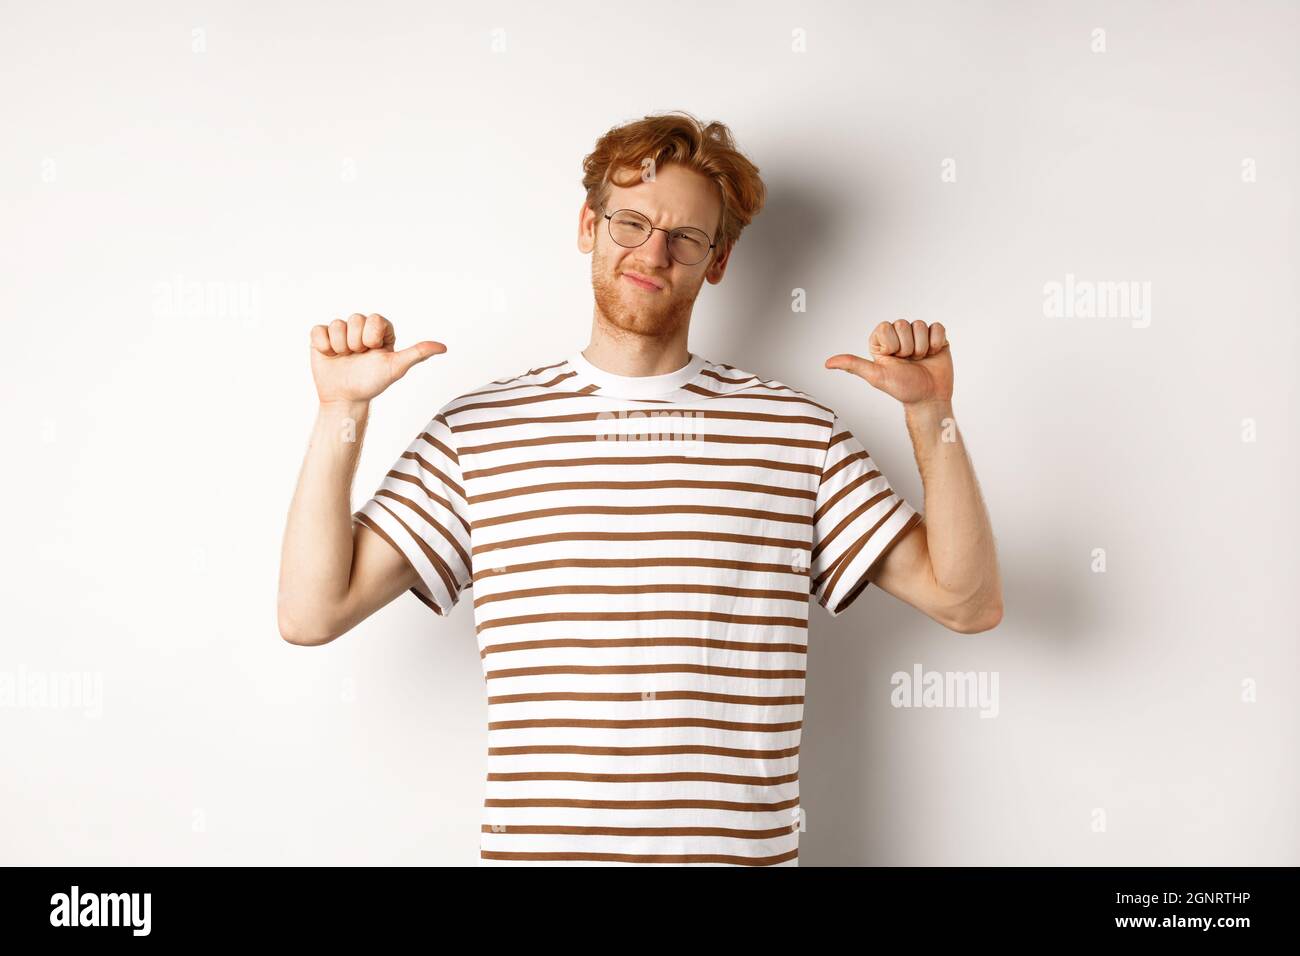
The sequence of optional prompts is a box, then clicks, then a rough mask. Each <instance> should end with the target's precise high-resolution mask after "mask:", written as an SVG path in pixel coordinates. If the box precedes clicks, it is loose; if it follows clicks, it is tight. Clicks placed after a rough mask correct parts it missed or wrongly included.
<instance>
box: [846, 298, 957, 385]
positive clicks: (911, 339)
mask: <svg viewBox="0 0 1300 956" xmlns="http://www.w3.org/2000/svg"><path fill="white" fill-rule="evenodd" d="M869 345H870V348H871V354H872V355H873V356H875V361H874V362H869V361H867V360H866V359H864V358H861V357H859V356H857V355H852V354H850V353H845V352H841V353H840V354H839V355H832V356H831V357H830V358H828V359H827V360H826V368H840V369H844V371H846V372H852V373H853V374H855V375H857V376H859V377H861V378H864V379H866V380H867V381H868V382H869V383H870V384H872V385H873V386H875V387H876V388H878V389H880V390H881V391H882V392H884V393H885V394H886V395H892V396H893V397H894V398H896V399H898V400H899V401H900V402H902V403H903V404H904V405H915V404H919V403H922V402H947V401H951V400H952V350H951V349H950V348H949V347H948V335H947V333H946V332H945V331H944V328H943V326H942V325H941V324H940V323H938V322H935V323H934V324H933V325H930V326H927V325H926V324H925V323H924V322H921V321H919V320H918V321H916V322H911V323H909V322H908V321H907V320H906V319H899V320H898V321H897V322H893V323H889V322H881V323H880V324H879V325H877V326H876V328H875V331H873V332H872V333H871V338H870V340H869Z"/></svg>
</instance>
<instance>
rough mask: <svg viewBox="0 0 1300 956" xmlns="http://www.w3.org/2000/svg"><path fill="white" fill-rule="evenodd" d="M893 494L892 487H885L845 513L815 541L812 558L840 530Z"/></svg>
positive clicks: (827, 544) (831, 542) (830, 542)
mask: <svg viewBox="0 0 1300 956" xmlns="http://www.w3.org/2000/svg"><path fill="white" fill-rule="evenodd" d="M893 495H894V492H893V489H892V488H886V489H885V490H884V491H881V492H877V493H876V494H874V495H872V496H871V497H870V498H868V499H867V500H866V501H864V502H862V504H860V505H858V506H857V507H856V508H854V509H853V510H852V511H850V512H849V513H848V514H846V515H845V516H844V517H843V518H841V519H840V521H839V523H838V524H836V525H835V527H834V528H832V529H831V530H830V531H828V532H826V533H825V534H823V535H822V537H821V540H820V541H818V542H817V546H816V547H815V548H813V549H812V560H813V561H816V560H817V556H818V555H819V554H821V553H822V552H823V551H825V550H826V549H827V548H829V547H830V546H831V544H833V543H834V541H835V539H836V538H838V537H839V536H840V532H841V531H843V530H844V529H845V528H850V527H852V526H853V524H854V522H856V521H857V520H858V518H860V517H862V515H864V514H866V513H867V512H868V511H870V510H871V509H872V508H874V507H875V506H876V505H878V504H880V502H882V501H884V500H885V499H886V498H891V497H893ZM894 507H895V508H896V507H898V505H895V506H894ZM892 513H893V509H890V514H892Z"/></svg>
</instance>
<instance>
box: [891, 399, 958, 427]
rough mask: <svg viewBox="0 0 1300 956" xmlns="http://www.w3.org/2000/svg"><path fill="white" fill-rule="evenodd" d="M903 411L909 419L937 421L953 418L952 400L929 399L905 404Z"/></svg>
mask: <svg viewBox="0 0 1300 956" xmlns="http://www.w3.org/2000/svg"><path fill="white" fill-rule="evenodd" d="M903 411H904V412H905V413H906V415H907V417H908V418H914V419H922V420H930V421H935V420H939V419H942V418H951V417H953V416H952V399H951V398H929V399H925V400H924V401H920V402H904V403H903Z"/></svg>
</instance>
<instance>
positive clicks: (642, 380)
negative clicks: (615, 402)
mask: <svg viewBox="0 0 1300 956" xmlns="http://www.w3.org/2000/svg"><path fill="white" fill-rule="evenodd" d="M689 354H690V356H691V358H690V361H688V362H687V363H686V364H685V365H683V366H682V367H681V368H679V369H677V370H676V371H675V372H665V373H664V374H662V375H615V374H614V373H613V372H606V371H605V370H604V369H602V368H597V367H596V366H595V365H592V364H591V362H589V361H588V360H587V358H586V356H584V355H583V354H582V350H581V349H578V350H576V351H575V352H574V353H573V354H572V355H570V356H569V360H568V361H569V367H570V368H572V369H573V371H574V372H575V373H577V374H576V375H575V376H574V378H573V380H572V383H571V384H575V385H577V386H579V387H581V386H582V385H596V386H599V391H598V392H597V393H596V394H598V395H605V396H608V397H610V398H634V399H635V398H664V397H667V396H669V395H672V394H673V393H674V392H676V391H678V390H679V389H680V388H681V387H682V386H683V385H686V384H687V383H688V382H690V381H691V380H692V379H693V378H695V377H696V376H697V375H699V374H700V371H701V370H702V369H703V368H704V366H705V365H706V364H707V363H706V361H705V359H704V356H702V355H696V354H695V353H694V352H691V353H689Z"/></svg>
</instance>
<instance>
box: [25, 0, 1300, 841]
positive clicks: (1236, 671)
mask: <svg viewBox="0 0 1300 956" xmlns="http://www.w3.org/2000/svg"><path fill="white" fill-rule="evenodd" d="M0 10H2V11H3V29H2V30H0V73H2V76H0V79H2V80H3V89H4V93H3V96H2V97H0V128H2V129H3V140H4V146H3V149H0V257H2V262H3V270H2V271H0V303H2V304H3V309H4V330H5V334H4V342H3V347H2V348H0V387H3V390H4V392H3V400H4V407H5V409H6V410H7V411H8V419H7V420H8V427H7V429H6V452H7V453H6V455H5V462H6V467H5V468H4V469H3V479H2V480H3V482H4V492H5V495H6V500H7V501H8V502H9V516H8V522H7V533H6V535H5V542H6V547H5V548H4V549H3V561H4V568H3V578H4V582H5V584H4V608H5V610H4V624H3V638H2V640H3V643H2V644H0V676H2V675H4V674H8V675H10V686H12V682H13V680H16V679H18V678H20V677H22V676H23V675H26V679H31V678H32V677H33V675H34V676H35V678H36V679H38V680H39V679H41V678H42V677H45V678H49V677H53V676H57V675H59V674H66V673H88V674H91V675H97V676H98V679H99V680H101V681H102V694H103V696H102V702H101V706H100V709H99V711H98V715H96V714H94V713H92V712H91V711H90V710H89V709H87V708H78V707H53V706H34V705H33V704H32V703H31V702H30V701H27V702H25V703H24V702H23V701H20V700H16V699H13V698H10V700H9V701H8V703H7V704H6V706H4V707H3V708H0V752H2V753H3V755H4V762H5V773H4V777H5V782H4V785H3V795H2V796H0V801H3V803H2V804H0V820H2V821H3V822H2V823H0V862H4V863H41V864H68V863H78V864H110V863H125V864H146V863H150V864H153V863H157V864H175V863H216V864H233V863H245V862H248V863H268V864H269V863H321V864H324V863H403V864H417V863H419V864H423V863H435V862H447V863H455V864H469V865H473V864H475V863H476V862H477V859H478V857H477V853H478V827H479V813H480V806H481V800H482V781H483V773H484V770H485V749H486V730H485V726H484V725H485V718H486V704H485V701H484V689H483V679H482V672H481V668H480V663H479V658H478V655H477V651H476V646H475V640H474V630H473V608H472V606H471V605H472V601H471V600H469V599H468V598H470V596H471V592H467V594H466V598H467V599H464V600H462V602H461V604H460V605H459V606H458V607H457V608H456V610H455V612H454V614H453V615H452V617H451V618H450V619H441V618H438V617H436V616H435V615H434V614H432V612H430V611H429V610H428V609H427V608H426V607H425V606H424V605H422V604H421V603H420V602H419V601H417V600H416V599H415V598H414V597H413V596H410V595H404V596H403V597H401V598H399V599H398V600H397V601H396V602H394V604H392V605H390V606H389V607H387V608H385V609H384V610H382V611H381V612H379V613H378V614H377V615H375V616H374V617H373V618H371V619H370V620H369V621H366V622H365V623H364V624H362V625H361V626H360V627H358V628H357V629H355V630H354V631H353V632H351V633H349V634H347V635H345V636H344V637H343V638H341V639H339V640H338V641H336V642H334V643H333V644H330V645H328V646H325V647H322V648H302V647H294V646H291V645H289V644H286V643H285V642H283V641H282V640H281V639H280V637H279V635H278V633H277V630H276V623H275V592H276V575H277V569H278V564H279V546H280V539H281V534H282V531H283V526H284V518H285V513H286V510H287V508H288V505H289V500H290V496H291V493H292V490H293V486H294V483H295V481H296V478H297V472H298V467H299V464H300V462H301V458H302V454H303V452H304V450H305V446H306V441H307V436H308V433H309V430H310V426H311V421H312V417H313V414H314V392H313V390H312V386H311V382H310V375H309V370H308V364H307V332H308V329H309V328H310V326H311V325H313V324H315V323H318V322H327V321H328V320H329V319H331V318H334V317H336V316H346V315H347V314H348V313H350V312H353V311H362V312H370V311H378V312H382V313H383V314H385V315H387V316H388V317H389V318H391V319H392V320H393V321H394V322H395V323H396V325H397V329H398V334H399V338H400V340H401V341H402V343H409V342H411V341H415V340H416V339H419V338H435V339H438V340H440V341H442V342H444V343H445V344H446V345H447V347H448V352H447V354H446V355H443V356H438V357H435V358H434V359H431V360H430V361H429V362H426V363H425V364H423V365H421V366H419V367H418V368H417V369H415V370H414V371H413V372H412V373H411V374H410V375H409V376H408V377H407V378H406V379H404V380H403V381H402V382H400V383H399V384H398V385H397V386H396V387H394V388H393V389H392V390H391V391H390V392H389V393H388V394H386V395H384V396H383V397H382V398H380V399H379V400H378V401H377V402H376V403H375V407H374V410H373V413H372V423H371V427H370V432H369V435H368V439H367V444H366V448H365V452H364V455H363V457H362V460H361V464H360V469H359V473H358V477H357V482H356V486H355V492H354V504H359V503H360V502H361V501H362V500H364V498H365V497H366V496H368V495H369V494H370V492H371V491H372V490H373V489H374V487H375V486H376V485H377V483H378V482H379V480H380V478H381V476H382V475H383V473H384V471H385V470H386V469H387V468H388V466H389V464H390V463H391V461H392V460H393V459H394V458H395V457H396V456H397V454H399V453H400V452H401V450H402V449H404V448H405V447H406V444H407V442H409V440H410V439H411V437H412V436H413V435H414V434H415V433H416V430H417V429H418V428H419V427H420V426H421V425H423V424H424V423H425V422H426V421H427V419H428V418H429V416H430V415H431V414H432V413H433V412H434V411H436V410H437V408H438V407H440V406H441V404H442V403H443V402H445V401H446V400H447V399H449V398H451V397H453V396H455V395H458V394H460V393H462V392H465V391H468V390H470V389H473V388H475V387H477V386H479V385H481V384H483V383H485V382H487V381H489V380H492V379H497V378H502V377H506V376H513V375H515V374H518V373H520V372H522V371H523V370H525V369H526V368H528V367H530V366H535V365H538V364H544V363H549V362H552V361H559V360H560V359H562V358H563V357H565V356H566V355H568V354H571V353H572V352H573V351H574V350H575V349H578V348H582V347H584V346H585V345H586V344H587V336H588V333H589V327H590V320H591V290H590V274H589V260H588V259H587V258H586V257H585V256H582V255H580V254H579V253H578V252H577V250H576V245H575V242H576V238H575V233H576V226H577V218H578V213H579V205H580V203H581V201H582V191H581V189H580V185H579V183H580V176H581V169H580V163H581V160H582V157H583V156H584V155H585V154H586V153H587V152H588V151H589V150H590V149H591V148H592V146H593V144H594V143H595V141H596V139H597V138H598V137H599V136H600V134H601V133H603V132H604V131H605V130H607V129H608V128H610V127H611V126H614V125H617V124H618V123H621V122H624V121H627V120H631V119H635V118H638V117H640V116H643V115H646V114H648V113H653V112H659V111H663V110H670V109H686V110H689V111H691V112H692V113H694V114H695V115H697V116H699V117H701V118H702V119H705V120H710V119H719V120H722V121H723V122H725V123H727V124H728V125H729V126H730V127H731V129H732V130H733V132H734V133H735V134H736V136H737V138H738V139H739V142H740V145H741V147H742V149H744V150H745V152H746V153H747V154H748V155H749V156H750V157H751V158H752V159H753V160H754V161H755V162H756V163H757V164H758V165H759V167H760V169H761V170H762V174H763V176H764V178H765V180H766V182H767V185H768V187H769V190H770V194H769V196H770V198H769V203H768V206H767V209H766V210H765V211H764V212H763V213H762V214H761V215H760V216H759V217H758V219H757V220H756V221H755V222H754V224H753V225H752V226H751V227H750V228H749V229H748V230H747V231H746V232H745V233H744V235H743V237H742V239H741V242H740V244H739V246H738V247H737V249H736V252H735V254H734V256H733V262H732V266H731V268H730V271H729V272H728V274H727V276H726V279H725V281H724V282H723V283H722V284H721V285H720V286H716V287H715V286H707V285H706V286H705V288H704V290H703V292H702V294H701V297H700V300H699V302H698V303H697V307H696V310H695V317H694V322H693V328H692V332H693V334H692V337H691V343H690V345H691V348H692V350H693V351H695V352H697V353H700V354H703V355H704V356H706V357H707V358H709V359H710V360H713V361H719V362H726V363H728V364H731V365H736V366H738V367H740V368H744V369H747V370H750V371H753V372H756V373H758V374H759V375H761V376H763V377H765V378H773V379H779V380H781V381H784V382H787V383H789V384H791V385H794V386H795V387H797V388H800V389H803V390H806V391H808V392H810V393H811V394H813V395H814V396H816V397H817V398H819V399H820V400H821V401H823V402H825V403H826V404H829V405H831V406H832V407H834V408H835V409H837V410H838V411H839V412H840V414H841V416H843V418H844V419H845V421H846V422H847V423H848V424H850V426H851V427H853V429H854V431H855V433H857V434H858V436H859V437H860V438H861V439H862V440H863V442H864V444H865V445H866V446H867V447H868V449H869V450H870V452H871V454H872V455H873V457H874V458H875V460H876V461H877V462H878V463H879V464H880V465H881V467H882V468H884V469H885V470H886V473H887V474H889V475H890V476H891V478H892V479H893V481H894V482H895V487H896V488H899V489H900V490H901V491H902V492H903V493H904V494H905V495H906V496H907V497H908V499H909V500H910V501H912V502H914V503H915V504H917V505H918V506H921V505H922V504H923V497H922V494H921V484H920V480H919V476H918V475H917V474H916V471H915V464H914V462H913V460H912V454H911V448H910V444H909V442H908V439H907V435H906V431H905V429H904V423H903V416H902V412H901V410H900V408H899V407H898V406H897V405H895V404H894V403H893V402H892V400H890V399H888V398H887V397H886V396H884V395H882V394H880V393H877V392H874V391H873V390H872V389H871V388H870V387H869V386H868V385H867V384H866V383H865V382H863V381H862V380H860V379H857V378H854V377H852V376H849V375H845V374H844V373H841V372H832V371H827V370H824V369H823V368H822V363H823V361H824V360H825V359H826V358H827V357H828V356H830V355H832V354H835V353H837V352H841V351H857V352H859V353H861V352H863V351H864V350H865V347H866V336H867V334H868V333H869V331H870V329H871V327H872V326H874V325H875V323H877V322H879V321H881V320H892V319H895V318H909V319H922V320H924V321H927V322H935V321H942V322H943V323H944V324H945V325H946V326H947V327H948V329H949V335H950V337H951V340H952V348H953V358H954V362H955V365H956V374H957V385H956V395H955V399H954V406H955V408H956V411H957V415H958V420H959V422H960V424H961V427H962V430H963V434H964V436H965V439H966V442H967V444H968V447H969V449H970V452H971V454H972V457H973V460H974V463H975V466H976V471H977V473H978V475H979V478H980V481H981V485H982V488H983V491H984V494H985V496H986V499H987V502H988V506H989V510H990V513H991V516H992V520H993V524H994V527H995V530H996V534H997V540H998V544H999V551H1000V555H1001V561H1002V567H1003V574H1004V579H1005V598H1006V615H1005V619H1004V621H1003V623H1002V624H1001V626H1000V627H999V628H997V629H996V630H995V631H992V632H988V633H985V634H980V635H970V636H962V635H957V634H954V633H952V632H949V631H946V630H945V629H944V628H943V627H941V626H940V625H938V624H935V623H933V622H931V621H930V620H928V619H927V618H925V617H924V616H922V615H920V614H919V613H917V612H915V611H914V610H912V609H911V608H909V607H907V606H906V605H903V604H901V603H900V602H898V601H896V600H894V599H893V598H891V597H890V596H888V595H886V594H884V593H883V592H881V591H879V590H878V589H875V588H871V589H868V591H867V592H865V593H864V594H863V595H862V596H861V597H860V598H859V599H858V601H857V603H856V604H855V605H854V606H853V608H852V609H851V611H849V612H846V613H845V614H844V615H843V616H842V617H841V618H839V619H836V620H834V621H832V620H831V619H830V618H828V617H827V616H826V614H825V612H824V611H823V610H821V609H819V608H816V607H814V608H812V610H811V634H810V638H811V645H810V646H811V652H810V655H809V668H810V671H809V679H808V704H807V711H806V725H805V730H804V736H803V746H802V756H801V766H800V777H801V783H802V799H803V804H804V807H805V811H806V814H807V826H808V829H807V831H806V832H805V833H804V834H803V837H802V842H801V850H800V862H801V864H802V865H804V866H811V865H821V864H1013V863H1024V864H1035V863H1039V864H1087V865H1094V864H1274V865H1278V864H1291V865H1294V864H1297V863H1300V848H1298V846H1297V843H1298V841H1297V826H1296V812H1295V806H1296V798H1297V795H1298V794H1297V791H1298V787H1297V784H1298V782H1300V781H1298V775H1297V758H1296V755H1297V750H1298V749H1300V748H1298V747H1297V744H1298V741H1297V729H1298V727H1300V720H1298V717H1300V713H1298V709H1300V708H1298V705H1297V698H1296V692H1295V687H1296V676H1297V663H1298V657H1300V651H1298V650H1297V644H1298V642H1297V625H1296V619H1295V613H1294V604H1295V594H1296V581H1297V578H1300V573H1298V572H1300V567H1298V562H1297V548H1296V541H1297V532H1300V528H1298V527H1297V506H1296V477H1295V476H1296V472H1297V464H1298V462H1297V440H1296V439H1297V427H1296V421H1295V412H1296V407H1297V395H1296V379H1297V375H1296V363H1297V358H1300V356H1298V355H1297V338H1296V319H1297V309H1296V293H1297V288H1296V263H1297V261H1298V260H1297V251H1298V250H1297V214H1296V182H1297V165H1296V156H1297V146H1298V145H1300V144H1298V143H1297V135H1296V134H1297V120H1296V117H1297V116H1300V112H1298V111H1297V109H1296V105H1297V104H1296V100H1297V86H1298V84H1297V72H1298V67H1297V59H1296V57H1295V50H1296V48H1297V32H1298V31H1297V26H1298V20H1300V18H1298V16H1297V8H1296V6H1295V5H1294V4H1290V3H1227V2H1224V3H1218V4H1210V3H1195V4H1192V3H1189V4H1170V3H1159V4H1156V3H1139V4H1131V3H1113V4H1112V3H1076V4H1064V3H1060V4H1057V3H1053V4H1039V3H990V4H970V3H956V2H954V3H928V4H914V3H901V2H900V3H892V4H859V3H848V2H843V3H797V4H796V3H746V4H715V5H702V4H697V3H685V2H669V3H660V4H656V5H654V6H653V7H645V6H644V5H640V6H638V5H622V6H617V5H615V6H611V5H609V4H601V3H584V4H568V5H562V4H544V5H538V4H525V3H495V4H491V3H489V4H484V5H473V6H471V5H468V4H457V5H454V6H450V5H439V6H435V5H430V4H424V3H416V2H403V3H396V2H372V3H366V4H361V5H358V4H352V3H342V2H331V3H300V4H296V5H289V4H280V5H270V4H259V3H251V2H250V3H238V4H230V3H224V4H216V3H197V2H177V3H161V2H159V3H134V4H113V5H104V4H98V3H91V2H79V3H62V4H60V3H49V4H46V3H41V4H18V3H15V2H6V3H4V4H3V5H2V6H0ZM1098 28H1100V29H1103V30H1104V31H1105V45H1106V49H1105V52H1104V53H1099V52H1094V51H1093V46H1094V44H1095V42H1096V35H1095V34H1094V32H1093V31H1094V30H1096V29H1098ZM797 30H802V31H805V35H806V52H795V51H794V50H793V49H792V46H793V45H794V37H795V31H797ZM194 31H202V32H201V33H198V34H196V33H195V32H194ZM494 31H498V32H495V33H494ZM501 31H503V32H501ZM502 42H504V50H501V49H500V47H501V44H502ZM494 43H495V44H496V46H497V48H498V49H497V50H495V51H494V49H493V46H494ZM196 46H198V47H201V49H199V50H196V49H195V48H196ZM946 159H952V160H954V161H955V164H956V171H957V180H956V182H945V181H943V179H942V177H941V172H942V169H943V163H944V161H945V160H946ZM1247 160H1251V161H1253V164H1254V169H1255V172H1256V181H1254V182H1246V181H1243V168H1244V167H1243V162H1244V161H1247ZM1067 274H1073V275H1075V276H1076V277H1078V278H1079V279H1083V280H1091V281H1136V282H1149V283H1150V284H1151V286H1150V288H1151V295H1152V300H1151V321H1150V325H1149V326H1148V327H1146V328H1138V327H1135V326H1134V322H1133V321H1130V320H1129V319H1126V318H1092V319H1084V318H1075V319H1060V318H1049V317H1047V316H1045V314H1044V306H1043V299H1044V293H1043V289H1044V285H1045V284H1046V283H1050V282H1063V281H1064V280H1065V276H1066V275H1067ZM794 289H804V290H806V293H807V301H808V310H807V312H805V313H794V312H792V311H791V308H790V302H791V293H792V290H794ZM194 290H198V293H199V294H195V292H194ZM1246 419H1252V420H1253V422H1254V427H1255V440H1254V441H1253V442H1251V441H1243V428H1244V427H1246V426H1244V425H1243V422H1244V420H1246ZM1098 548H1101V549H1104V550H1105V555H1106V571H1105V573H1096V572H1095V571H1094V570H1093V563H1094V557H1093V555H1094V549H1098ZM916 664H920V665H921V666H923V667H924V668H925V669H926V670H937V671H985V672H996V673H997V674H998V677H999V692H1000V698H999V714H998V716H997V717H996V718H995V719H981V718H980V716H979V714H978V713H977V712H976V711H975V710H971V709H965V710H961V709H946V710H942V709H931V710H918V709H912V710H908V709H897V708H894V707H892V706H891V704H890V691H891V687H890V675H891V674H893V673H894V672H896V671H909V672H910V671H911V670H912V668H913V666H914V665H916ZM1243 681H1254V682H1255V687H1256V693H1257V699H1256V701H1255V702H1253V703H1248V702H1244V701H1243V699H1242V697H1243ZM1098 811H1101V814H1099V813H1098ZM1103 815H1104V824H1105V827H1104V830H1099V829H1098V821H1100V820H1102V819H1103Z"/></svg>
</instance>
